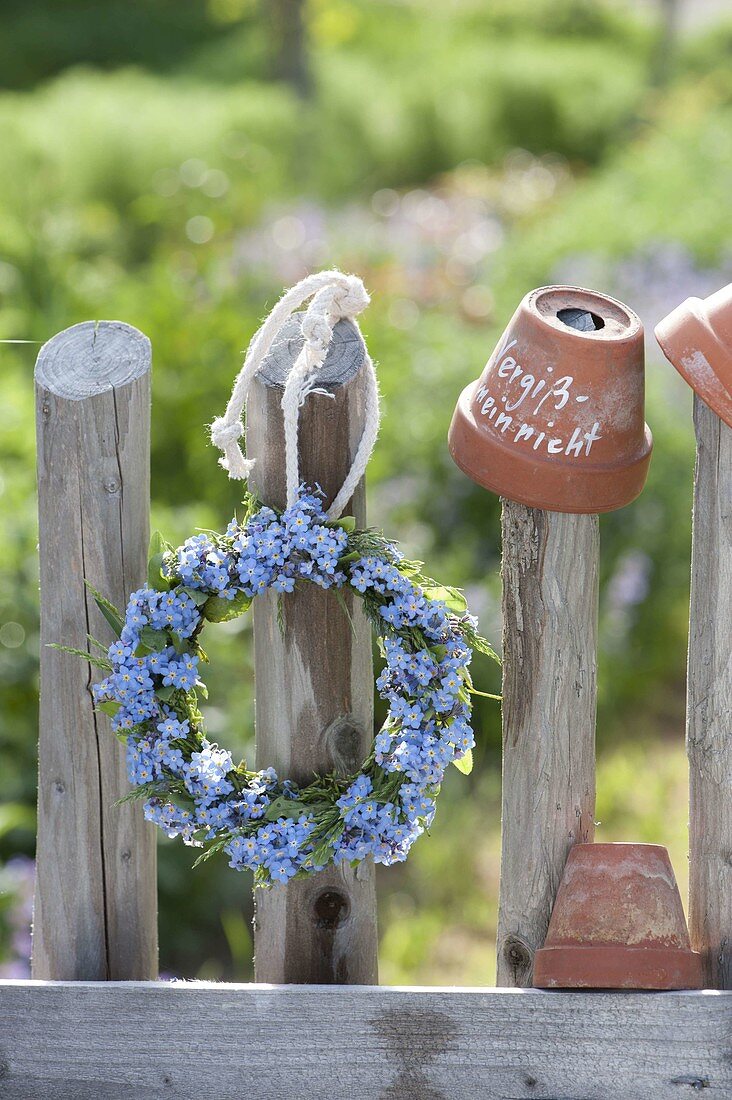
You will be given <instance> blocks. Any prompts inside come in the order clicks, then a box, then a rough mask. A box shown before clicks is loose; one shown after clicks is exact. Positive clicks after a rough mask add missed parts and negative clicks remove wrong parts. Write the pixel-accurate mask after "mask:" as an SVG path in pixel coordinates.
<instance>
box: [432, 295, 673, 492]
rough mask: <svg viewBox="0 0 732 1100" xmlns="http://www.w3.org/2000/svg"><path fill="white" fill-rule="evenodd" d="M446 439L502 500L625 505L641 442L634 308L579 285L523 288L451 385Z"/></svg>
mask: <svg viewBox="0 0 732 1100" xmlns="http://www.w3.org/2000/svg"><path fill="white" fill-rule="evenodd" d="M448 443H449V447H450V453H451V454H452V457H453V459H454V460H455V462H456V463H457V465H458V466H459V467H460V468H461V469H462V470H463V471H464V472H465V473H466V474H467V475H468V476H469V477H471V478H472V479H473V481H476V482H477V483H478V484H479V485H482V486H483V487H484V488H486V489H491V490H492V491H493V492H495V493H498V494H499V495H500V496H505V497H508V498H509V499H510V500H516V501H519V502H520V503H522V504H527V505H530V506H532V507H536V508H546V509H549V510H551V511H556V512H589V513H592V512H608V511H611V510H612V509H614V508H620V507H621V506H622V505H624V504H628V503H629V501H631V500H633V499H634V498H635V497H636V496H638V494H639V493H640V491H641V489H642V488H643V485H644V483H645V480H646V474H647V471H648V463H649V461H650V457H651V447H652V440H651V433H650V431H649V430H648V428H647V427H646V425H645V424H644V361H643V326H642V325H641V322H640V320H639V318H638V317H637V316H636V314H635V313H633V311H632V310H630V309H628V307H627V306H624V305H623V304H622V303H621V302H617V301H615V299H614V298H610V297H608V296H607V295H606V294H598V293H596V292H595V291H591V290H583V289H582V288H580V287H569V286H550V287H541V288H540V289H539V290H534V291H532V292H531V293H530V294H527V296H526V297H525V298H524V300H523V301H522V302H521V304H520V305H519V307H518V309H517V310H516V313H515V314H514V316H513V317H512V319H511V322H510V324H509V326H508V328H507V329H506V331H505V333H504V334H503V336H502V338H501V340H500V342H499V344H498V347H497V348H496V349H495V351H494V352H493V354H492V356H491V357H490V359H489V360H488V363H487V365H486V368H485V370H484V371H483V374H482V375H481V377H480V378H479V379H478V380H477V382H473V383H472V384H471V385H470V386H468V387H467V389H465V390H464V391H463V393H462V394H461V396H460V399H459V401H458V404H457V408H456V409H455V413H454V416H453V419H452V424H451V426H450V433H449V437H448Z"/></svg>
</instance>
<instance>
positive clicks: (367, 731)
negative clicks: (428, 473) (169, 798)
mask: <svg viewBox="0 0 732 1100" xmlns="http://www.w3.org/2000/svg"><path fill="white" fill-rule="evenodd" d="M301 319H302V318H301V315H297V314H296V315H295V316H294V317H292V319H291V320H290V321H288V322H287V324H286V325H285V326H284V328H283V329H282V331H281V333H280V336H279V337H278V339H277V340H276V341H275V343H274V345H273V347H272V349H271V351H270V353H269V355H268V356H267V357H266V359H265V361H264V363H263V366H262V368H261V370H260V372H259V374H258V375H257V378H256V380H255V382H254V385H253V387H252V389H251V391H250V395H249V401H248V405H247V453H248V455H249V456H250V457H251V458H254V459H256V466H255V468H254V474H253V482H254V485H255V487H256V490H257V493H258V495H259V497H260V499H261V500H263V501H264V502H265V503H266V504H271V505H275V506H278V507H284V504H285V461H284V451H285V448H284V429H283V415H282V408H281V405H280V403H281V400H282V394H283V389H284V384H285V381H286V379H287V376H288V374H289V372H290V369H291V368H292V366H293V364H294V362H295V360H296V358H297V356H298V354H299V351H300V348H301V347H302V343H303V341H302V336H301V334H300V325H301ZM364 363H365V347H364V344H363V341H362V339H361V336H360V333H359V331H358V329H357V327H356V326H355V324H354V323H353V322H352V321H350V320H341V321H339V322H338V323H337V324H336V326H335V328H334V332H333V341H332V343H331V345H330V348H329V351H328V355H327V358H326V360H325V363H324V366H323V368H322V370H321V371H320V373H319V376H318V388H319V389H325V390H327V394H322V393H314V394H311V395H310V396H309V397H308V399H307V401H306V403H305V405H304V406H303V408H302V410H301V416H300V471H301V478H302V479H303V480H304V481H305V482H306V483H308V484H310V485H314V484H316V483H317V484H319V485H320V486H321V487H322V489H323V490H324V492H325V495H326V499H327V501H328V502H330V501H332V500H333V498H334V496H335V495H336V493H337V491H338V490H339V489H340V487H341V485H342V483H343V481H344V478H345V477H346V475H347V474H348V471H349V469H350V467H351V464H352V462H353V458H354V456H355V453H356V448H357V446H358V442H359V440H360V438H361V435H362V433H363V428H364V396H365V377H364V376H365V372H364V371H363V369H362V368H363V366H364ZM328 395H330V396H328ZM345 514H348V515H354V516H355V517H356V521H357V523H358V525H359V526H365V519H366V509H365V491H364V485H363V482H361V484H360V486H359V488H358V490H357V491H356V493H355V495H354V498H353V500H352V502H351V503H350V504H349V505H347V506H346V509H345ZM345 599H346V603H347V605H348V611H349V615H350V619H351V621H350V622H349V617H348V615H346V614H345V612H344V610H343V607H342V606H341V604H340V603H339V601H338V598H337V596H336V594H335V593H333V592H322V591H320V590H318V589H316V588H315V587H314V586H312V585H311V586H307V587H306V588H305V589H303V590H302V591H297V592H295V593H292V594H291V595H288V596H287V597H286V598H285V600H284V601H283V609H284V628H285V629H284V632H283V631H281V630H280V627H279V625H278V615H277V597H276V594H275V593H272V592H269V593H267V594H266V595H263V596H260V597H258V598H257V600H255V602H254V650H255V683H256V731H257V767H259V768H262V767H268V766H273V767H275V768H276V769H277V771H278V773H279V774H280V775H286V776H288V777H289V778H292V779H294V780H295V781H298V782H304V783H305V782H309V781H310V780H311V778H312V775H313V773H314V772H321V773H324V772H328V771H333V770H334V769H335V770H336V771H338V772H341V773H343V774H348V773H350V772H353V771H356V770H358V768H359V766H360V765H361V763H362V761H363V760H364V758H365V757H366V755H367V754H368V750H369V746H370V744H371V739H372V736H373V674H372V658H371V630H370V627H369V624H368V622H367V620H366V618H365V616H364V615H363V612H362V609H361V607H360V601H355V602H354V601H353V600H352V598H351V596H350V594H346V595H345ZM255 925H256V926H255V937H254V945H255V968H256V978H257V981H260V982H313V983H328V982H329V983H350V984H356V983H361V984H363V983H366V984H369V983H374V982H376V980H377V940H376V896H375V887H374V867H373V865H372V864H371V862H370V861H369V862H363V863H360V864H359V865H358V867H357V868H356V869H355V870H354V869H353V868H351V867H350V866H349V865H348V864H346V863H343V864H341V865H340V866H339V867H338V868H329V869H327V870H325V871H323V872H321V873H319V874H317V875H311V876H309V877H308V878H307V879H304V880H302V881H295V882H291V883H288V884H287V885H286V886H274V887H272V888H271V889H270V890H266V891H265V890H258V891H257V894H256V920H255Z"/></svg>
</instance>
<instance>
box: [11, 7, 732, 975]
mask: <svg viewBox="0 0 732 1100" xmlns="http://www.w3.org/2000/svg"><path fill="white" fill-rule="evenodd" d="M5 8H6V11H5V15H6V19H5V30H4V37H3V39H2V41H0V74H2V77H1V78H0V80H1V82H2V84H4V86H5V88H6V90H5V91H3V92H0V149H2V157H0V341H2V340H14V339H23V340H30V341H35V342H37V343H38V342H42V341H44V340H46V339H47V338H49V337H50V336H51V335H52V334H53V333H54V332H56V331H58V330H59V329H61V328H64V327H67V326H69V325H71V324H73V323H75V322H78V321H81V320H86V319H88V318H90V317H119V318H123V319H124V320H126V321H128V322H130V323H132V324H134V325H137V326H138V327H139V328H141V329H142V330H143V331H144V332H146V333H147V334H148V335H149V336H150V337H151V339H152V342H153V347H154V373H153V391H154V393H153V402H154V406H153V407H154V418H153V439H152V463H153V469H152V473H153V484H152V492H153V525H154V526H155V527H158V528H160V529H161V530H162V531H163V532H164V533H165V534H166V536H167V537H168V538H170V539H171V540H174V541H179V540H182V539H183V538H185V537H186V536H187V535H188V534H189V533H191V531H192V530H193V529H194V528H195V527H205V526H218V525H220V524H223V523H225V522H226V520H227V519H228V518H229V516H230V515H231V513H232V511H233V509H234V508H235V507H236V504H237V490H236V486H235V485H233V484H232V483H230V482H228V481H227V479H226V478H225V476H223V475H222V474H221V472H220V471H219V470H218V467H217V465H216V459H215V456H214V454H213V452H212V451H211V449H210V448H209V447H208V445H207V442H206V432H205V429H204V425H205V424H206V423H207V422H209V421H210V420H211V419H212V418H213V417H214V416H215V415H217V414H218V413H220V412H221V411H222V409H223V406H224V404H225V401H226V398H227V396H228V390H229V387H230V383H231V380H232V378H233V376H234V375H235V373H236V371H237V369H238V366H239V363H240V361H241V355H242V351H243V349H244V347H245V346H246V344H247V342H248V340H249V338H250V336H251V335H252V333H253V332H254V330H255V328H256V326H257V323H258V320H259V319H260V318H261V316H262V315H263V314H264V312H265V310H266V307H267V305H268V304H270V305H271V304H272V302H273V301H274V299H275V297H276V296H277V295H278V293H279V292H280V290H281V287H282V285H283V284H286V283H289V282H292V281H294V280H295V279H296V278H298V277H300V276H301V275H302V274H304V273H305V271H306V270H308V269H313V268H317V267H325V266H331V265H332V266H341V267H343V268H345V269H349V270H357V271H359V273H361V274H362V275H363V277H364V279H365V281H366V283H367V285H368V287H369V289H370V290H371V292H372V295H373V304H372V306H371V307H370V309H369V311H368V313H367V314H366V315H365V317H364V322H363V327H364V332H365V335H366V337H367V340H368V343H369V348H370V351H371V353H372V355H373V357H374V358H375V360H376V361H377V362H378V372H379V377H380V383H381V388H382V392H383V399H384V400H383V407H384V422H383V427H382V432H381V437H380V441H379V444H378V447H377V451H376V454H375V455H374V459H373V461H372V466H371V473H370V512H371V517H372V520H373V521H374V522H376V523H378V524H380V525H383V526H384V528H385V529H386V530H387V532H388V533H389V534H392V535H394V536H396V537H398V538H399V539H400V541H401V542H402V543H403V545H404V548H405V550H406V551H407V552H408V554H409V555H410V556H418V557H420V558H425V559H426V560H427V561H428V563H429V566H430V569H431V571H433V572H434V573H435V574H437V575H439V576H441V577H444V578H445V579H448V580H450V581H451V582H454V583H459V584H462V585H464V586H465V587H466V588H467V589H468V593H469V596H470V600H471V603H473V604H474V605H475V606H476V608H477V609H478V610H479V611H480V613H481V618H482V622H483V627H484V630H485V632H486V633H487V634H488V636H489V637H491V638H492V640H494V641H498V640H499V638H498V636H499V632H500V623H499V611H498V608H499V597H500V591H499V578H498V570H499V558H500V545H499V505H498V502H497V501H496V500H495V499H494V498H493V497H491V496H490V495H489V494H487V493H485V492H483V491H481V490H479V489H478V488H477V487H475V486H474V485H472V484H471V483H470V482H468V481H467V479H465V478H464V477H463V476H462V475H461V474H460V473H459V472H458V471H457V470H456V469H455V467H454V466H453V465H452V463H451V462H450V460H449V458H448V456H447V453H446V447H445V444H444V440H445V435H446V431H447V426H448V423H449V418H450V415H451V411H452V408H453V405H454V402H455V399H456V396H457V394H458V393H459V391H460V389H461V388H462V387H463V386H464V385H465V384H466V383H467V382H468V381H470V380H471V379H472V378H474V377H475V376H477V374H478V373H479V371H480V369H481V367H482V364H483V362H484V361H485V359H486V358H487V356H488V354H489V353H490V351H491V350H492V347H493V345H494V343H495V341H496V339H497V337H498V335H499V333H500V331H501V329H502V327H503V326H504V325H505V323H506V322H507V320H508V318H509V316H510V314H511V313H512V311H513V309H514V308H515V306H516V304H517V303H518V301H519V299H520V298H521V296H522V295H523V294H524V293H525V292H526V291H528V290H530V289H531V288H532V287H534V286H537V285H541V284H543V283H547V282H551V281H555V280H561V279H565V278H567V279H573V280H574V281H583V282H587V283H589V284H590V285H594V286H597V287H598V288H599V289H604V290H609V291H610V292H611V293H612V292H616V293H617V294H618V295H619V296H620V297H623V296H624V295H628V296H630V293H631V291H633V293H637V295H638V298H639V299H642V300H643V301H644V302H645V303H646V304H647V308H648V309H649V311H651V313H652V311H653V309H655V308H658V307H657V305H656V303H655V301H654V299H653V295H652V293H651V291H652V286H653V280H654V278H655V277H656V276H657V275H658V277H659V278H661V276H662V278H663V280H665V282H664V293H665V294H666V296H669V295H670V296H671V297H673V294H674V293H675V290H674V284H673V278H674V263H676V265H677V266H679V264H680V265H681V267H682V268H683V271H682V272H681V275H683V278H682V277H681V275H679V277H678V281H679V291H678V294H679V297H678V298H676V299H674V300H673V301H672V302H670V303H669V304H676V301H678V300H680V298H681V297H684V296H685V295H686V294H687V293H690V292H692V289H693V288H690V287H689V286H688V285H687V284H688V279H689V265H691V275H692V276H693V274H694V270H696V269H698V271H699V272H700V273H701V275H703V276H704V277H705V278H706V277H709V278H711V279H712V280H714V279H715V278H717V277H718V276H717V275H716V272H717V271H718V270H719V271H722V270H726V268H725V265H729V262H730V241H731V240H732V212H731V211H730V206H729V202H728V197H729V188H730V177H731V171H732V168H731V166H732V84H731V83H730V80H729V76H728V72H729V67H728V62H729V54H730V49H732V46H731V45H730V44H731V43H732V34H730V32H725V33H720V34H718V35H716V36H708V37H706V38H705V39H700V40H695V41H693V42H691V43H690V44H689V45H688V47H686V48H685V49H684V50H683V51H682V52H681V53H680V54H679V56H678V58H677V59H676V66H675V75H674V79H673V81H672V83H671V85H670V86H669V87H668V88H666V89H665V90H659V89H658V87H655V86H653V84H652V81H651V73H652V67H653V56H654V44H655V32H654V30H653V28H652V27H651V26H647V25H643V24H641V23H639V22H637V21H636V20H635V19H634V18H632V17H631V15H630V14H629V12H628V11H627V10H622V11H621V10H619V9H618V8H617V6H615V7H612V8H608V7H605V6H603V5H601V4H596V3H590V2H589V0H587V2H584V0H563V2H561V3H557V2H553V3H546V2H544V0H541V2H529V0H518V2H516V0H514V2H509V0H502V2H496V3H491V4H486V3H479V2H477V0H474V2H470V0H455V2H453V3H450V4H444V5H440V4H432V3H428V0H411V2H406V0H405V2H394V3H387V2H382V0H374V2H366V0H361V2H355V0H308V3H307V5H306V9H305V11H306V25H307V30H308V49H309V53H308V62H309V66H310V70H311V74H312V89H313V91H312V94H311V96H310V97H309V98H307V99H303V98H301V97H300V96H298V95H297V94H295V92H294V91H292V90H291V89H290V88H288V87H287V86H285V85H284V84H283V83H281V82H277V81H274V80H272V79H270V73H271V72H272V71H273V66H274V60H275V56H276V53H277V42H276V41H273V38H272V33H271V24H270V21H269V19H268V18H267V13H266V11H265V10H264V8H263V7H261V6H258V5H256V4H255V3H254V2H250V0H208V2H207V3H202V2H200V0H195V2H194V0H186V2H182V0H178V2H177V3H176V4H175V5H173V4H172V3H166V2H162V0H160V2H156V3H153V2H152V0H135V2H134V3H126V4H117V3H111V4H109V5H105V7H104V10H103V13H102V9H101V8H100V7H99V6H98V5H92V4H89V3H81V2H72V0H69V2H67V3H65V4H64V5H62V6H61V5H56V4H51V3H41V2H38V0H34V2H32V3H28V2H27V0H26V2H25V3H23V4H20V3H18V2H13V3H6V5H5ZM669 242H677V244H676V246H675V247H681V248H682V249H683V251H682V253H672V254H671V256H672V260H673V262H669V263H666V262H664V260H663V257H664V256H665V253H664V252H663V249H664V248H665V247H667V246H668V245H669ZM659 250H660V253H659ZM659 254H660V255H661V260H660V261H659V259H658V256H659ZM673 257H676V258H675V259H673ZM679 257H681V258H680V259H679ZM654 264H655V265H656V266H655V267H654ZM684 265H686V266H685V267H684ZM580 275H581V278H580ZM723 281H724V279H723V278H721V276H719V282H720V284H721V282H723ZM634 288H636V289H634ZM635 300H636V299H635V297H632V298H631V300H630V304H634V303H635ZM664 300H665V299H664ZM657 315H658V314H656V316H657ZM36 351H37V346H33V344H30V345H22V344H18V345H16V344H0V380H1V381H0V386H1V387H2V407H3V416H2V418H0V456H2V463H1V465H0V510H1V514H2V522H3V531H4V536H5V537H4V554H3V566H4V568H3V570H2V571H1V572H0V800H2V803H3V810H2V813H3V814H5V816H4V817H2V816H0V857H2V858H4V859H8V858H9V857H10V856H11V855H13V854H14V853H18V852H19V853H25V854H32V851H33V820H32V807H33V805H34V799H35V780H36V775H35V767H36V765H35V741H36V732H37V731H36V723H37V718H36V713H37V693H38V682H37V650H38V594H37V558H36V549H35V544H36V538H37V535H36V520H35V498H34V492H35V486H34V473H33V470H34V441H33V416H34V413H33V392H32V370H33V362H34V358H35V354H36ZM649 351H650V363H649V381H648V403H649V420H650V422H651V425H652V428H653V431H654V435H655V441H656V449H655V455H654V459H653V463H652V466H651V475H650V478H649V483H648V486H647V488H646V490H645V493H644V495H643V497H642V498H641V500H640V501H639V502H638V503H637V504H635V505H633V506H631V507H629V508H626V509H623V510H622V511H620V512H617V513H614V514H612V515H609V516H607V517H604V518H603V521H602V541H603V559H602V581H603V589H602V592H603V595H602V607H601V635H602V637H601V655H600V677H601V679H600V714H599V742H600V746H601V749H602V751H603V753H604V756H603V759H602V761H601V769H600V783H599V809H598V816H599V817H600V818H601V819H602V821H603V825H602V827H601V830H602V831H601V834H600V835H602V836H605V837H607V838H608V839H618V838H622V837H623V836H625V837H626V838H628V837H632V836H638V837H642V838H643V839H656V840H661V841H665V842H667V843H669V844H671V845H672V848H673V851H672V854H673V855H674V857H675V859H676V862H677V869H678V870H679V871H681V870H682V864H683V862H684V861H683V858H682V853H683V848H684V841H683V825H684V822H683V815H681V816H680V811H679V806H681V805H682V804H683V794H682V788H683V782H684V779H683V776H684V761H683V747H682V743H681V735H682V728H683V675H684V655H685V646H686V621H687V614H688V557H689V512H690V496H691V467H692V462H693V439H692V433H691V427H690V417H689V415H688V412H689V407H690V402H689V398H688V394H687V393H686V391H685V390H684V387H683V385H682V384H681V383H680V382H679V381H678V380H677V379H676V378H675V376H674V374H673V372H672V371H670V369H668V368H666V367H663V366H662V365H661V362H660V359H659V355H658V354H657V353H656V352H655V351H653V349H652V348H649ZM250 631H251V627H250V624H249V623H243V622H241V621H239V622H235V623H232V624H227V625H223V626H221V627H220V628H218V629H217V631H215V632H212V634H211V639H210V641H211V644H210V647H209V648H210V650H211V656H212V665H211V671H210V676H209V677H208V681H209V686H210V689H211V705H210V706H209V707H208V709H207V715H208V719H209V726H210V731H211V734H212V736H214V737H217V738H220V739H221V740H222V741H223V742H224V743H226V744H227V745H228V746H230V747H231V748H232V749H237V750H240V751H242V752H244V753H249V755H251V750H252V741H253V684H252V660H251V632H250ZM475 679H476V681H477V683H478V685H479V686H480V687H481V688H483V689H484V690H487V691H495V690H497V688H498V686H499V685H498V674H497V671H496V670H495V668H494V667H493V666H491V665H490V663H489V662H487V661H478V662H477V665H476V669H475ZM380 713H381V711H380V709H379V707H377V715H378V714H380ZM476 727H477V734H478V738H479V752H478V753H477V754H476V756H477V766H476V770H475V772H474V774H473V775H472V776H471V777H470V778H469V779H465V778H464V777H461V776H459V775H457V774H455V775H451V776H450V779H449V781H448V782H447V783H446V788H445V791H444V793H443V795H442V798H441V802H440V809H439V812H438V816H437V819H436V823H435V828H434V830H433V835H432V837H431V838H430V839H425V840H423V841H422V842H421V843H420V844H419V845H417V846H416V848H415V850H414V853H413V855H412V856H411V857H410V860H409V862H408V864H407V865H405V866H404V867H401V868H398V869H391V870H389V871H387V872H385V873H383V874H380V896H381V901H380V905H381V927H382V950H381V957H382V976H383V978H384V980H394V981H415V980H416V981H423V982H429V981H453V980H454V981H458V982H471V981H472V982H481V981H489V980H491V978H492V974H493V963H492V942H493V936H494V932H495V908H496V896H497V877H498V852H499V837H498V822H499V803H500V794H499V752H500V720H499V713H498V708H497V706H496V705H495V704H493V703H490V702H488V701H486V700H479V701H478V703H477V705H476ZM231 730H238V731H239V733H238V737H237V735H235V734H232V733H231ZM640 742H642V743H643V746H644V748H643V749H641V748H640V747H639V744H640ZM191 862H192V856H191V853H190V852H189V851H188V850H185V849H183V848H182V846H180V845H175V844H170V843H167V842H164V843H163V844H162V845H161V859H160V897H161V943H162V958H161V962H162V967H163V970H165V971H167V972H173V973H177V974H183V975H187V976H194V975H205V976H209V977H231V976H235V977H237V978H246V977H249V976H250V975H251V933H250V928H249V917H250V913H251V900H250V895H249V890H250V881H249V879H248V877H247V876H245V875H234V874H233V873H231V872H230V871H228V870H227V868H226V867H225V865H224V863H223V862H219V863H218V864H217V863H216V862H215V861H213V862H211V863H209V864H207V865H206V866H205V867H203V868H201V869H199V870H197V871H196V872H191V871H190V864H191ZM0 889H1V888H0ZM212 899H215V901H212ZM3 920H4V918H3V912H2V910H1V907H0V960H1V958H2V952H3V950H6V952H7V951H9V950H10V948H9V947H8V946H7V944H8V943H9V940H8V936H9V933H6V931H5V929H6V927H9V926H8V925H7V921H6V923H5V924H3ZM3 944H5V948H4V947H3Z"/></svg>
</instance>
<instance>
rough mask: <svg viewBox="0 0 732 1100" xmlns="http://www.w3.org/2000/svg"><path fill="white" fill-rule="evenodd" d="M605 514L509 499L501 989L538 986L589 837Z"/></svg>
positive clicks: (505, 550) (505, 564)
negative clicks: (553, 928)
mask: <svg viewBox="0 0 732 1100" xmlns="http://www.w3.org/2000/svg"><path fill="white" fill-rule="evenodd" d="M599 556H600V541H599V527H598V518H597V516H572V515H563V514H560V513H557V512H544V511H540V510H538V509H534V508H526V507H524V505H523V504H515V503H513V502H511V501H508V500H504V501H503V810H502V853H501V888H500V904H499V915H498V938H497V953H498V983H499V985H505V986H527V985H530V984H531V980H532V972H533V962H534V952H535V951H536V950H537V948H539V947H541V946H542V944H543V942H544V937H545V935H546V930H547V926H548V923H549V917H550V915H551V910H552V906H553V904H554V898H555V895H556V891H557V887H558V885H559V880H560V877H561V874H562V871H563V869H564V864H565V861H566V858H567V854H568V852H569V849H570V847H571V846H572V845H573V844H575V843H577V842H578V841H588V840H592V838H593V832H594V821H593V818H594V810H595V711H596V660H597V658H596V654H597V605H598V571H599Z"/></svg>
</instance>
